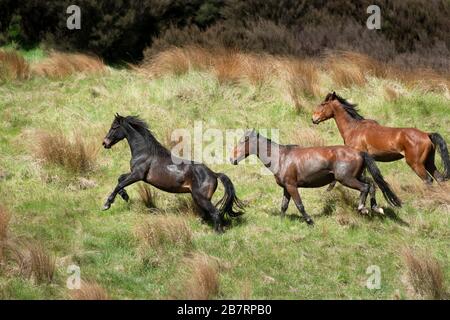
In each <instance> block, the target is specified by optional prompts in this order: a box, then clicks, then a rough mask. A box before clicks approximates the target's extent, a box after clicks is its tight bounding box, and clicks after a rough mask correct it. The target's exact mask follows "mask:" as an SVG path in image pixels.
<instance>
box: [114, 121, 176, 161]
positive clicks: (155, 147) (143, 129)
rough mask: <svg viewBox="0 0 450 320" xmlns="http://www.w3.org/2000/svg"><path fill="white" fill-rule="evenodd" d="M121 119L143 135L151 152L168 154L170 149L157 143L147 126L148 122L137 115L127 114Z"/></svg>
mask: <svg viewBox="0 0 450 320" xmlns="http://www.w3.org/2000/svg"><path fill="white" fill-rule="evenodd" d="M123 121H124V122H125V123H127V124H128V125H130V126H131V127H133V128H134V129H135V130H136V131H137V132H139V133H140V134H141V135H142V136H144V138H145V142H146V143H147V145H148V147H149V149H150V151H151V152H152V153H154V154H159V155H167V154H169V155H170V151H169V150H168V149H167V148H166V147H164V146H163V145H162V144H161V143H159V141H158V140H156V138H155V136H154V135H153V133H152V132H151V131H150V129H149V128H148V124H147V123H146V122H145V121H144V120H142V119H140V118H139V117H137V116H127V117H125V118H123Z"/></svg>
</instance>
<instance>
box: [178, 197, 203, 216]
mask: <svg viewBox="0 0 450 320" xmlns="http://www.w3.org/2000/svg"><path fill="white" fill-rule="evenodd" d="M176 209H177V211H178V212H179V213H181V214H182V215H187V216H203V214H204V213H203V212H202V209H201V208H200V207H199V206H198V205H197V204H196V203H195V202H194V200H193V199H192V197H189V196H187V197H177V207H176Z"/></svg>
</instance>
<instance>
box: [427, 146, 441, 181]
mask: <svg viewBox="0 0 450 320" xmlns="http://www.w3.org/2000/svg"><path fill="white" fill-rule="evenodd" d="M435 153H436V150H435V149H434V148H433V149H432V150H431V151H430V153H429V154H428V157H427V160H426V161H425V169H426V170H427V171H428V172H429V173H430V174H431V175H432V176H433V177H434V178H435V179H436V181H438V182H442V181H444V177H443V176H442V174H441V173H440V172H439V171H438V169H437V168H436V165H435V163H434V160H435Z"/></svg>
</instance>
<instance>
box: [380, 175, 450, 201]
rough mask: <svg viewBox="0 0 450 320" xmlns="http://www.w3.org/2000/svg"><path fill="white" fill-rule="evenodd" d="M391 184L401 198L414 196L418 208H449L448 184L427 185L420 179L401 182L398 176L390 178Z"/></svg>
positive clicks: (449, 187) (449, 192)
mask: <svg viewBox="0 0 450 320" xmlns="http://www.w3.org/2000/svg"><path fill="white" fill-rule="evenodd" d="M387 180H388V181H389V184H390V185H391V186H392V188H393V189H394V191H395V192H396V193H397V194H399V196H400V197H401V198H408V197H410V196H411V195H414V198H413V201H414V203H415V205H416V206H418V207H419V208H420V207H429V206H434V207H435V206H449V204H450V186H449V185H448V184H447V183H439V184H438V183H436V182H434V183H433V185H431V186H430V185H426V184H424V183H423V182H422V181H421V180H419V179H412V180H408V181H407V182H405V181H402V180H400V179H399V178H398V177H396V176H392V177H388V179H387Z"/></svg>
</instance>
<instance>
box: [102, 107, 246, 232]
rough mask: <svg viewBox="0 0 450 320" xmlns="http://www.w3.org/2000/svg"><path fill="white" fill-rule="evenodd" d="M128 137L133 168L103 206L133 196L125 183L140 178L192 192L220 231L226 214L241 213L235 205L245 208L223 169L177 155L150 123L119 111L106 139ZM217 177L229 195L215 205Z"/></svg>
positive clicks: (166, 188)
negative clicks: (127, 190)
mask: <svg viewBox="0 0 450 320" xmlns="http://www.w3.org/2000/svg"><path fill="white" fill-rule="evenodd" d="M123 139H127V141H128V144H129V145H130V149H131V162H130V167H131V172H130V173H125V174H122V175H121V176H120V177H119V182H118V184H117V186H116V187H115V188H114V191H113V192H112V193H111V194H110V195H109V197H108V199H107V200H106V203H105V205H104V206H103V210H108V209H109V208H110V207H111V204H112V203H113V202H114V199H115V197H116V195H117V194H119V195H120V196H121V197H122V198H123V199H124V200H125V201H128V199H129V196H128V194H127V192H126V191H125V187H126V186H129V185H130V184H132V183H135V182H137V181H145V182H147V183H149V184H151V185H153V186H154V187H156V188H158V189H161V190H164V191H166V192H171V193H191V195H192V198H193V199H194V201H195V203H196V204H197V205H198V206H199V207H200V208H201V210H202V211H203V213H204V214H205V215H206V214H207V215H209V216H210V218H211V219H212V221H213V223H214V228H215V230H216V231H218V232H222V231H223V222H224V215H225V214H228V216H230V217H237V216H239V215H241V214H242V212H241V211H238V212H236V211H234V209H233V206H234V205H235V206H236V207H237V208H238V209H242V208H243V205H242V203H241V202H240V200H239V199H238V198H237V196H236V193H235V189H234V186H233V183H232V182H231V180H230V179H229V178H228V177H227V176H226V175H225V174H223V173H215V172H213V171H212V170H211V169H209V168H208V167H207V166H205V165H204V164H202V163H196V162H193V161H188V160H185V159H181V158H177V157H175V156H174V155H172V154H171V152H170V151H169V150H168V149H166V148H165V147H163V146H162V145H161V144H160V143H159V142H158V141H157V140H156V138H155V137H154V136H153V134H152V133H151V132H150V131H149V130H148V126H147V124H146V123H145V122H144V121H142V120H141V119H139V118H138V117H134V116H127V117H122V116H120V115H119V114H116V116H115V118H114V121H113V123H112V125H111V129H110V130H109V132H108V134H107V135H106V137H105V139H104V140H103V146H104V147H105V148H106V149H109V148H111V147H112V146H113V145H114V144H116V143H117V142H119V141H120V140H123ZM217 179H220V181H221V182H222V183H223V185H224V187H225V195H224V196H223V198H222V199H221V200H220V201H219V202H218V203H217V204H216V206H218V208H217V207H216V206H214V205H213V204H212V203H211V198H212V196H213V194H214V192H215V191H216V188H217Z"/></svg>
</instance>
